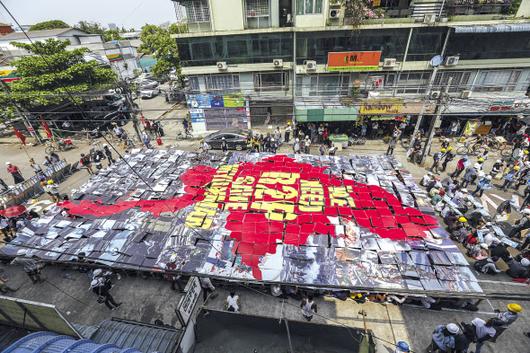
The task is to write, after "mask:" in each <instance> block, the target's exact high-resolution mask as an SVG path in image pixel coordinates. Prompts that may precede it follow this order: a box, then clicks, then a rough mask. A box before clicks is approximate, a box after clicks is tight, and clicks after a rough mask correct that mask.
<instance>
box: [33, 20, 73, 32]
mask: <svg viewBox="0 0 530 353" xmlns="http://www.w3.org/2000/svg"><path fill="white" fill-rule="evenodd" d="M56 28H70V26H69V25H68V24H67V23H65V22H64V21H61V20H50V21H44V22H39V23H35V24H34V25H33V26H31V27H30V28H29V30H30V31H41V30H45V29H56Z"/></svg>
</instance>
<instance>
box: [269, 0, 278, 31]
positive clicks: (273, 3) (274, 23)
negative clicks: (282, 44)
mask: <svg viewBox="0 0 530 353" xmlns="http://www.w3.org/2000/svg"><path fill="white" fill-rule="evenodd" d="M270 11H271V12H270V16H271V27H273V28H277V27H280V0H270Z"/></svg>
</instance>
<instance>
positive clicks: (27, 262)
mask: <svg viewBox="0 0 530 353" xmlns="http://www.w3.org/2000/svg"><path fill="white" fill-rule="evenodd" d="M11 264H12V265H22V268H23V269H24V272H26V274H27V275H28V277H29V279H30V280H31V282H32V283H33V284H36V283H39V282H43V279H42V278H41V276H40V273H41V270H42V267H43V264H42V263H41V262H39V261H36V260H34V259H30V258H27V257H21V256H17V257H15V258H14V259H13V261H11Z"/></svg>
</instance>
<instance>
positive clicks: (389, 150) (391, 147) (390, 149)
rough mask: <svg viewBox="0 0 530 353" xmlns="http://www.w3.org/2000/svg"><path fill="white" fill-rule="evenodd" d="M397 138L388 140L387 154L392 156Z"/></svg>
mask: <svg viewBox="0 0 530 353" xmlns="http://www.w3.org/2000/svg"><path fill="white" fill-rule="evenodd" d="M396 143H397V138H395V137H392V138H391V139H390V141H389V142H388V148H387V150H386V155H387V156H392V155H393V154H394V148H395V147H396Z"/></svg>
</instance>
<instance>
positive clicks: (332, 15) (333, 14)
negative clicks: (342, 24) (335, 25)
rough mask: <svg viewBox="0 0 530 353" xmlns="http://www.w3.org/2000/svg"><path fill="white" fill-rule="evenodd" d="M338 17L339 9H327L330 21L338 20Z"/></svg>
mask: <svg viewBox="0 0 530 353" xmlns="http://www.w3.org/2000/svg"><path fill="white" fill-rule="evenodd" d="M339 17H340V9H329V12H328V18H329V19H330V20H338V19H339Z"/></svg>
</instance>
